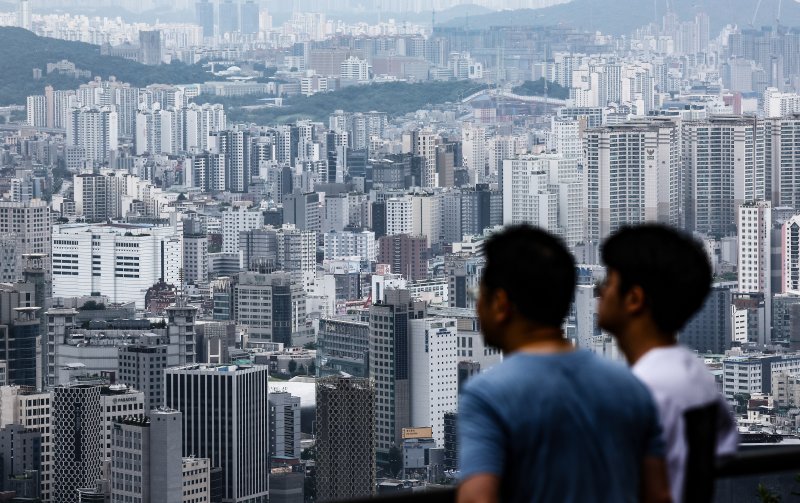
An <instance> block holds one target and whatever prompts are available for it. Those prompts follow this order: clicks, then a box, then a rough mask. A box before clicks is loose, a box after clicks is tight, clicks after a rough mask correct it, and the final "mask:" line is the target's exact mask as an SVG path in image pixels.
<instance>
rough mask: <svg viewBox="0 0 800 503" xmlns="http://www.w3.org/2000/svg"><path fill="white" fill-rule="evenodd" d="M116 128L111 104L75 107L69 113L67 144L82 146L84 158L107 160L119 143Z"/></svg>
mask: <svg viewBox="0 0 800 503" xmlns="http://www.w3.org/2000/svg"><path fill="white" fill-rule="evenodd" d="M118 128H119V123H118V119H117V112H116V111H115V110H114V107H113V106H105V107H83V108H76V109H74V110H72V111H71V112H70V113H69V123H68V124H67V145H68V146H70V147H80V148H82V149H83V151H84V152H85V159H86V160H89V161H94V162H101V163H103V162H108V161H109V159H110V156H111V154H112V152H115V151H116V150H117V147H118V144H119V136H118Z"/></svg>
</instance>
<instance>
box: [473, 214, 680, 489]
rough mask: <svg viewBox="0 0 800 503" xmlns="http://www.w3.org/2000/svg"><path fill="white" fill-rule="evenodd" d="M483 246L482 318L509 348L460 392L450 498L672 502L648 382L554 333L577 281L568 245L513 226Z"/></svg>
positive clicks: (491, 335) (494, 338) (491, 336)
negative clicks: (455, 474)
mask: <svg viewBox="0 0 800 503" xmlns="http://www.w3.org/2000/svg"><path fill="white" fill-rule="evenodd" d="M484 255H485V257H486V266H485V268H484V270H483V277H482V278H481V286H480V294H479V298H478V301H477V311H478V317H479V319H480V323H481V328H482V331H483V335H484V338H485V339H486V343H487V344H489V345H492V346H494V347H497V348H500V349H502V350H503V351H504V352H505V355H506V358H505V360H504V361H503V363H501V364H499V365H497V366H495V367H494V368H492V369H490V370H489V371H487V372H486V373H484V374H482V375H480V376H477V377H474V378H473V379H471V380H470V381H469V382H468V383H467V385H466V387H465V389H464V391H463V393H462V394H461V398H460V406H459V416H458V442H459V467H460V471H461V485H460V487H459V490H458V503H472V502H481V503H482V502H495V501H503V502H506V501H508V502H530V501H547V502H549V501H552V502H558V503H565V502H581V503H586V502H595V501H596V502H614V503H617V502H633V501H648V502H650V501H653V502H662V501H663V502H668V501H670V495H669V485H668V483H667V474H666V468H665V465H664V459H663V456H664V445H663V441H662V439H661V428H660V426H659V422H658V415H657V412H656V408H655V405H654V403H653V400H652V398H651V397H650V395H649V393H648V392H647V389H646V388H645V387H644V386H643V385H642V384H641V383H640V382H639V381H638V380H637V379H636V378H635V377H634V376H633V375H632V374H631V373H630V372H629V371H628V370H627V369H626V368H624V366H622V365H616V364H613V363H610V362H606V361H604V360H601V359H600V358H599V357H597V356H595V355H593V354H591V353H588V352H585V351H575V350H574V348H573V346H572V344H571V343H570V342H569V341H568V340H567V339H565V338H564V335H563V333H562V331H561V323H562V321H563V319H564V317H565V316H566V315H567V311H568V310H569V306H570V303H571V302H572V297H573V291H574V288H575V264H574V261H573V259H572V256H571V255H570V254H569V252H568V251H567V250H566V248H565V247H564V245H563V244H562V243H561V242H560V241H559V240H558V239H557V238H555V237H553V236H551V235H550V234H548V233H546V232H544V231H541V230H537V229H534V228H532V227H530V226H516V227H510V228H508V229H506V230H505V231H503V232H501V233H498V234H495V235H493V236H492V237H491V238H490V239H488V240H487V242H486V244H485V246H484Z"/></svg>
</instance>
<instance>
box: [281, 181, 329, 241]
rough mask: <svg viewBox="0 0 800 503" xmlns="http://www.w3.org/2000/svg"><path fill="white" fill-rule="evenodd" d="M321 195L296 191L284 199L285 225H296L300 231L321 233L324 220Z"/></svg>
mask: <svg viewBox="0 0 800 503" xmlns="http://www.w3.org/2000/svg"><path fill="white" fill-rule="evenodd" d="M319 204H320V203H319V194H318V193H316V192H308V193H303V192H301V191H299V190H296V191H295V192H293V193H292V194H287V195H285V196H284V197H283V223H285V224H294V226H295V227H297V228H298V229H300V230H303V231H314V232H319V231H320V229H321V227H322V220H321V216H320V208H319Z"/></svg>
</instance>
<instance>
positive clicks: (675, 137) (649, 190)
mask: <svg viewBox="0 0 800 503" xmlns="http://www.w3.org/2000/svg"><path fill="white" fill-rule="evenodd" d="M679 137H680V135H679V131H678V128H677V127H676V125H675V124H674V123H673V122H671V121H660V120H653V121H647V122H628V123H625V124H621V125H617V126H606V127H601V128H597V129H589V130H587V131H586V135H585V137H584V145H585V151H586V160H585V163H586V165H585V168H584V176H585V177H586V198H587V208H586V212H587V213H586V221H587V232H586V238H587V240H589V241H594V242H599V241H601V240H603V239H605V238H606V237H608V235H609V234H611V233H612V232H614V231H616V230H617V229H619V228H620V227H622V226H623V225H626V224H637V223H642V222H661V223H664V224H670V225H676V226H678V225H680V222H681V214H680V173H681V166H680V143H679Z"/></svg>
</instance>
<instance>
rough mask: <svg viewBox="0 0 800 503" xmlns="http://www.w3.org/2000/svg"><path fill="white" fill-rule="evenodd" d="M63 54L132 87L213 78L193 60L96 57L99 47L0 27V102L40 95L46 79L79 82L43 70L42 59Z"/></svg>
mask: <svg viewBox="0 0 800 503" xmlns="http://www.w3.org/2000/svg"><path fill="white" fill-rule="evenodd" d="M62 59H68V60H70V61H72V62H73V63H75V66H76V67H77V68H79V69H81V70H89V71H91V72H92V75H93V76H101V77H103V78H104V79H106V78H108V77H109V76H110V75H113V76H115V77H116V78H117V80H121V81H123V82H130V83H131V85H135V86H146V85H148V84H157V83H160V84H186V83H193V82H204V81H207V80H213V76H212V75H211V74H209V73H206V72H205V71H204V70H203V69H202V67H200V66H199V65H185V64H183V63H173V64H170V65H160V66H147V65H142V64H140V63H136V62H135V61H129V60H126V59H123V58H117V57H111V56H102V55H101V54H100V46H97V45H92V44H85V43H83V42H69V41H66V40H58V39H54V38H47V37H39V36H37V35H35V34H33V33H32V32H30V31H27V30H23V29H21V28H13V27H0V61H1V62H2V72H0V105H24V104H25V98H26V97H27V96H29V95H31V94H42V93H43V92H44V87H45V86H46V85H48V84H50V85H52V86H53V87H54V88H55V89H75V88H77V87H78V86H79V85H80V84H83V83H85V80H83V79H73V78H71V77H68V76H65V75H59V74H56V73H52V74H50V75H47V74H46V69H47V63H55V62H58V61H61V60H62ZM34 68H41V69H42V74H43V75H42V78H41V79H39V80H34V79H33V69H34Z"/></svg>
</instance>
